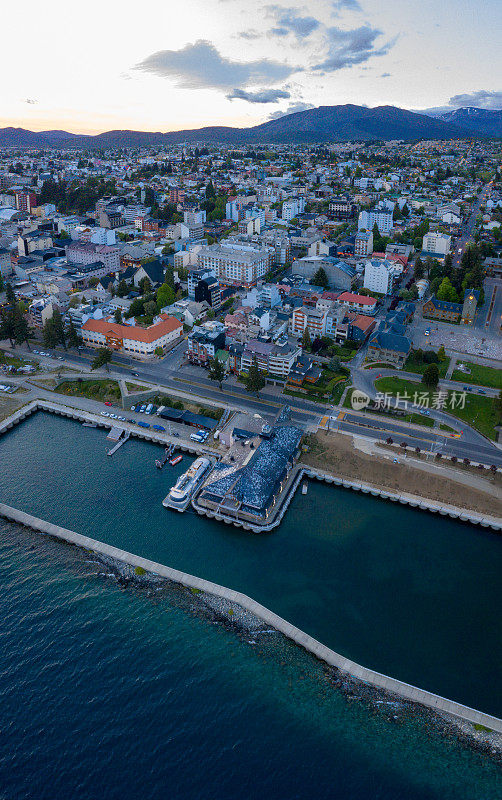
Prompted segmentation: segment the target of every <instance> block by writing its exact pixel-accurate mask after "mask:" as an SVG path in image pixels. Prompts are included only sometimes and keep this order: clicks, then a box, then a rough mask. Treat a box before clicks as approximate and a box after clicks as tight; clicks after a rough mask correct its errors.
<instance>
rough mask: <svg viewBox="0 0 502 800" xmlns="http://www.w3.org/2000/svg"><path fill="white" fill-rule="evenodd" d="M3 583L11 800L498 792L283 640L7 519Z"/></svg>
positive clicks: (1, 534) (3, 699)
mask: <svg viewBox="0 0 502 800" xmlns="http://www.w3.org/2000/svg"><path fill="white" fill-rule="evenodd" d="M0 587H1V591H0V620H1V623H0V646H1V653H2V658H1V663H0V708H1V730H2V735H1V736H0V797H2V800H33V799H34V798H36V799H37V800H67V798H72V800H96V798H106V800H136V799H137V800H140V798H141V799H143V798H145V797H148V798H149V800H164V798H166V797H169V798H171V799H172V800H235V798H246V800H255V798H256V800H261V799H262V798H263V797H266V798H271V799H272V800H295V799H297V798H298V799H301V800H305V799H309V798H317V800H328V798H329V799H330V800H332V799H334V800H349V799H350V800H383V798H385V800H403V798H406V800H429V799H430V800H433V799H434V800H479V798H483V800H496V798H499V797H500V796H501V791H502V785H501V774H500V770H499V768H497V766H496V765H495V764H494V763H493V762H492V761H490V760H489V759H488V758H487V757H486V756H483V755H481V754H478V753H476V752H473V751H472V750H471V749H469V748H468V747H466V746H465V745H462V744H461V743H459V742H457V741H456V739H455V738H449V737H443V736H441V735H439V734H438V733H437V732H436V731H435V730H434V728H430V727H428V726H427V725H426V724H425V723H424V722H423V721H422V720H421V719H420V718H419V717H417V716H412V717H411V718H409V719H405V720H403V721H401V722H399V723H397V722H394V721H392V720H391V721H388V720H386V719H384V718H382V717H381V715H380V714H379V713H375V712H374V711H372V710H370V709H368V707H367V706H365V705H364V704H360V703H358V702H352V703H349V702H348V701H347V700H346V698H345V697H344V696H343V695H342V694H341V693H339V692H338V691H337V690H335V689H333V688H332V687H331V686H330V685H329V683H328V681H327V680H326V677H325V675H324V670H323V667H322V665H321V664H320V663H319V662H316V661H314V660H313V659H311V658H310V657H309V656H308V655H307V654H305V653H304V652H303V651H302V650H300V649H299V648H296V647H294V646H293V645H292V644H291V643H289V642H287V641H286V640H284V639H283V638H282V637H280V636H278V635H277V634H272V635H269V636H266V635H265V636H262V637H261V640H258V641H257V643H256V644H252V643H248V641H247V640H246V638H241V637H239V636H236V634H235V633H234V632H232V631H229V630H227V629H226V628H225V627H222V626H220V625H217V624H214V623H212V622H211V621H209V620H208V619H206V618H201V617H200V616H199V615H198V613H197V612H196V610H195V609H194V611H193V612H191V611H190V609H188V610H187V608H186V607H184V608H181V607H180V606H179V603H178V602H177V601H176V599H175V598H174V599H170V598H169V597H163V596H162V597H161V596H160V595H157V596H156V594H155V591H146V590H145V589H135V588H132V587H127V588H126V589H123V588H121V587H120V586H119V585H118V584H117V582H116V580H115V578H114V577H113V576H112V575H111V574H110V572H109V570H108V568H106V567H102V566H101V565H100V564H99V563H96V562H94V561H93V559H92V558H91V557H90V556H89V555H88V554H86V553H85V552H83V551H78V550H75V549H74V548H70V547H67V546H65V545H63V544H61V543H59V542H56V541H52V540H50V539H47V538H45V537H42V536H39V535H37V534H34V533H32V532H29V531H26V530H23V529H21V528H19V527H18V526H15V525H13V524H10V523H7V522H4V521H2V520H0ZM194 603H197V601H194ZM251 641H253V640H251Z"/></svg>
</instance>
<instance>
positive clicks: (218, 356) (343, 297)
mask: <svg viewBox="0 0 502 800" xmlns="http://www.w3.org/2000/svg"><path fill="white" fill-rule="evenodd" d="M0 169H1V172H0V184H1V194H0V245H1V247H0V265H1V274H2V278H1V280H2V287H1V288H2V294H1V295H0V313H1V327H0V338H1V339H2V340H4V346H6V347H7V348H9V347H10V346H16V347H18V348H21V349H23V348H24V349H25V350H26V348H27V347H31V348H32V351H33V352H34V353H35V354H41V355H42V357H44V356H51V355H52V356H54V357H56V356H57V358H59V359H60V360H62V359H63V358H65V359H70V360H71V361H72V362H73V364H74V365H75V363H79V364H87V365H89V364H92V365H93V366H94V368H96V369H97V368H99V367H101V368H103V367H105V366H106V368H107V369H108V365H109V363H110V362H111V363H112V364H113V365H115V367H116V368H123V369H128V370H129V372H130V371H131V370H134V372H135V374H137V375H141V377H143V378H144V379H148V380H150V381H154V382H155V383H159V384H162V385H166V386H171V387H172V386H173V379H175V380H176V381H177V383H178V386H180V382H183V386H184V388H185V389H186V390H188V391H192V392H193V393H194V394H196V395H197V396H202V397H203V398H206V399H209V400H210V399H213V400H214V398H215V397H216V398H217V397H218V394H219V393H221V392H228V393H229V398H231V399H232V400H234V401H236V402H237V405H240V404H244V405H246V406H247V407H248V408H249V409H252V408H253V401H252V398H258V397H259V396H262V398H264V399H263V400H262V402H265V401H266V399H267V398H268V399H272V401H273V400H275V401H276V402H277V401H279V402H282V403H283V404H285V405H290V406H291V407H292V408H293V411H294V413H295V415H296V420H297V422H300V423H301V424H302V427H304V428H306V429H308V428H309V426H312V424H315V423H317V425H320V426H321V427H327V428H330V429H333V428H334V429H338V430H344V428H345V427H346V426H349V428H350V426H352V425H360V427H361V428H362V427H366V428H367V422H364V421H363V420H362V418H361V417H358V418H356V417H355V416H354V415H351V413H350V412H352V411H354V410H355V409H356V405H355V403H351V398H352V395H353V392H354V391H356V390H362V391H363V392H365V393H366V395H367V398H368V401H369V403H370V405H371V406H373V407H374V410H375V408H376V410H378V404H380V406H381V404H382V394H385V395H387V394H390V395H393V396H394V398H395V396H396V395H397V396H398V398H399V396H401V397H402V396H408V397H409V394H408V395H407V389H410V381H409V380H407V379H408V378H409V377H410V374H411V378H412V379H413V377H414V376H415V377H416V376H417V375H418V377H419V379H420V382H419V383H418V384H417V385H416V386H415V387H413V388H415V389H424V390H425V391H426V393H427V392H428V394H427V395H426V400H427V401H431V403H432V395H431V393H432V392H433V391H436V392H439V393H440V396H441V397H442V404H441V403H440V405H439V406H438V405H437V401H436V407H437V408H438V409H439V411H441V408H442V407H444V406H445V404H446V400H447V399H448V392H451V391H455V389H457V390H460V391H462V392H464V395H465V393H467V401H466V400H465V397H464V405H463V408H462V409H459V410H457V412H455V411H454V412H453V414H454V416H455V414H456V415H457V416H460V417H461V418H462V419H464V420H465V422H466V423H467V424H466V426H465V428H466V431H468V429H469V425H472V426H473V428H474V429H477V430H478V431H479V432H480V433H481V434H482V435H483V437H486V438H487V439H492V440H494V441H496V439H497V438H498V431H499V423H500V415H501V401H500V394H499V392H500V389H501V387H500V371H498V370H499V367H500V359H501V358H502V348H501V343H500V326H501V317H502V290H501V286H502V284H501V283H500V280H501V276H502V257H501V256H502V178H501V175H500V150H499V147H498V146H497V145H496V144H495V143H494V142H490V141H489V140H486V141H482V140H479V141H477V140H458V141H448V142H439V141H420V142H418V143H406V142H404V141H400V142H388V143H376V144H367V143H356V142H354V143H351V142H349V143H339V144H332V145H329V146H298V145H297V146H293V145H291V146H290V145H288V146H286V145H283V146H282V145H274V146H272V145H262V146H255V147H254V148H253V149H251V148H250V147H249V146H244V147H240V148H238V149H236V148H235V147H233V148H231V147H225V146H223V145H219V146H216V145H214V146H202V145H201V146H200V147H194V146H187V145H176V146H173V147H170V148H153V147H152V148H137V149H132V148H131V149H129V150H125V151H124V150H120V151H117V150H110V151H104V152H101V151H100V152H99V153H96V152H93V151H77V152H73V151H72V150H70V149H68V150H48V151H44V150H43V151H38V150H30V149H24V150H20V151H15V150H11V149H6V150H4V151H3V153H2V161H1V163H0ZM30 343H31V344H30ZM48 350H49V351H50V352H47V351H48ZM4 361H5V362H6V363H4V364H3V365H2V369H3V370H4V371H6V372H9V371H15V370H16V367H15V366H9V359H5V356H4ZM20 369H23V367H20ZM28 369H30V367H28ZM382 370H386V372H385V375H382V374H381V373H382ZM399 373H402V375H403V378H402V379H401V378H400V377H399ZM497 375H498V377H497ZM375 376H377V377H375ZM396 376H397V377H396ZM217 387H219V388H217ZM480 387H481V388H480ZM483 387H487V388H483ZM443 389H444V391H442V390H443ZM260 392H262V395H260ZM412 394H413V395H414V396H415V401H416V399H417V392H413V393H412ZM466 402H467V405H466ZM375 404H376V405H375ZM412 405H413V404H412ZM414 405H415V406H416V402H415V404H414ZM422 405H424V401H423V400H422ZM388 406H389V409H390V410H393V411H394V412H395V413H394V418H395V417H396V415H401V416H403V414H404V410H403V408H402V404H400V403H399V399H398V401H397V402H396V400H395V399H394V403H388ZM431 407H432V406H431ZM344 408H345V409H348V410H349V411H348V412H347V411H344V410H343V409H344ZM260 410H264V411H267V410H268V411H270V412H272V411H273V410H274V409H273V405H271V406H270V408H269V409H267V407H266V406H265V407H264V408H263V409H260ZM367 410H370V409H367ZM413 410H414V411H416V408H414V409H413ZM424 410H425V409H424ZM444 410H448V409H444ZM462 412H463V413H462ZM430 413H431V412H429V411H425V414H422V415H420V414H416V413H414V414H413V421H414V422H419V423H420V422H421V423H422V424H424V425H429V424H430V421H429V420H428V419H426V415H428V414H430ZM439 416H440V415H439ZM439 416H438V420H437V421H436V422H435V423H434V424H435V426H436V428H437V427H438V426H439V425H440V424H441V420H440V419H439ZM407 419H408V420H411V419H412V417H407ZM373 427H375V426H373ZM393 430H394V431H395V432H399V430H400V429H399V428H397V429H396V428H393V423H391V422H388V424H387V425H385V424H383V425H382V428H381V431H382V433H381V435H382V436H383V434H384V433H387V434H388V435H389V436H392V435H393V434H392V431H393ZM454 430H455V428H454ZM422 433H424V431H422ZM403 434H404V432H403ZM455 435H457V434H455ZM462 435H464V434H462ZM410 436H411V437H412V438H413V442H414V444H416V445H417V446H423V444H424V439H423V437H421V436H420V433H419V429H416V430H412V431H411V434H410V432H409V431H408V438H409V437H410ZM404 438H406V437H404ZM427 438H428V437H427V436H426V437H425V441H426V440H427ZM458 438H460V437H458ZM418 439H419V440H420V441H416V440H418ZM445 444H446V446H447V448H448V447H449V448H450V449H451V448H453V450H455V448H457V450H458V455H459V456H460V455H463V457H464V458H468V457H469V456H470V453H468V452H467V450H469V448H471V450H472V452H474V449H475V448H476V444H478V445H479V444H480V440H479V439H478V440H477V442H476V441H475V440H474V439H473V440H472V441H469V434H468V433H466V434H465V435H464V442H460V441H458V439H457V440H454V441H451V442H446V443H445ZM487 444H488V443H487V442H486V443H485V442H483V445H487ZM426 446H427V445H426ZM466 448H467V449H466ZM497 455H498V454H497V452H496V451H494V452H493V457H494V458H496V456H497ZM495 463H497V462H495Z"/></svg>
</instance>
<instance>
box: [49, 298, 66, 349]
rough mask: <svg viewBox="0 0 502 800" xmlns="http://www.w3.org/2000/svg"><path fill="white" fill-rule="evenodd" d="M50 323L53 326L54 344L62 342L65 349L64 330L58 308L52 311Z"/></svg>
mask: <svg viewBox="0 0 502 800" xmlns="http://www.w3.org/2000/svg"><path fill="white" fill-rule="evenodd" d="M52 324H53V327H54V335H55V337H56V344H62V345H63V347H64V349H65V350H66V332H65V329H64V325H63V318H62V316H61V312H60V310H59V308H55V309H54V311H53V312H52Z"/></svg>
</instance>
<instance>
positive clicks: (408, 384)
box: [375, 378, 497, 439]
mask: <svg viewBox="0 0 502 800" xmlns="http://www.w3.org/2000/svg"><path fill="white" fill-rule="evenodd" d="M375 388H376V389H377V391H379V392H384V393H385V392H387V393H388V394H392V395H396V394H397V393H399V394H400V395H401V397H402V396H403V395H405V393H407V394H408V397H409V398H411V400H413V395H414V394H415V392H418V393H419V395H422V393H425V394H427V395H428V397H429V407H432V402H433V398H434V394H435V392H434V390H433V391H431V392H427V391H426V389H425V387H424V386H423V385H418V384H416V383H413V382H412V381H406V380H404V379H403V378H379V379H378V380H376V381H375ZM447 394H448V396H447V400H446V404H445V407H444V411H445V412H446V413H447V414H451V416H452V417H457V419H461V420H463V421H464V422H467V423H468V424H469V425H472V427H473V428H476V430H478V431H479V432H480V433H482V434H484V436H487V437H488V438H489V439H496V436H497V432H496V430H495V425H496V424H497V414H496V411H495V408H494V404H493V399H492V398H491V397H480V396H479V395H474V394H467V395H466V398H465V406H464V408H459V407H458V406H457V405H455V407H454V408H452V403H451V398H452V394H453V392H452V391H449V392H448V393H447Z"/></svg>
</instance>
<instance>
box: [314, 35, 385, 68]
mask: <svg viewBox="0 0 502 800" xmlns="http://www.w3.org/2000/svg"><path fill="white" fill-rule="evenodd" d="M381 35H382V31H380V30H378V28H371V27H370V26H369V25H361V26H360V27H359V28H353V29H352V30H348V31H347V30H343V29H342V28H337V27H333V28H328V41H329V49H328V54H327V57H326V59H325V60H324V61H322V62H321V63H319V64H316V65H315V66H314V67H313V69H314V70H322V71H323V72H336V71H337V70H339V69H345V68H346V67H353V66H355V65H356V64H363V63H364V62H365V61H368V60H369V59H370V58H373V57H374V56H384V55H386V54H387V53H388V52H389V50H390V49H391V48H392V47H393V46H394V44H395V41H396V40H395V39H393V40H391V41H389V42H387V43H386V44H384V45H382V46H381V47H375V39H377V38H378V37H379V36H381Z"/></svg>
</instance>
